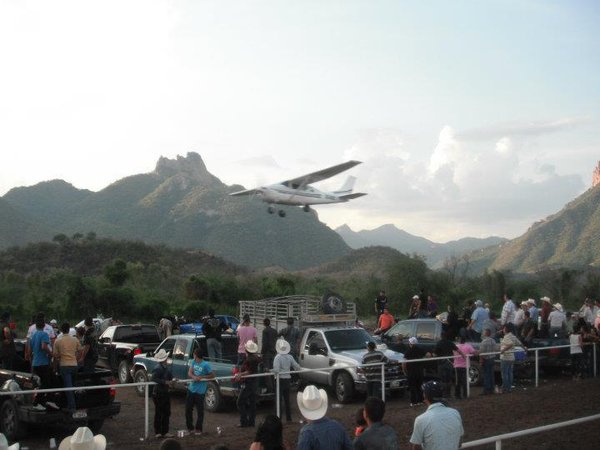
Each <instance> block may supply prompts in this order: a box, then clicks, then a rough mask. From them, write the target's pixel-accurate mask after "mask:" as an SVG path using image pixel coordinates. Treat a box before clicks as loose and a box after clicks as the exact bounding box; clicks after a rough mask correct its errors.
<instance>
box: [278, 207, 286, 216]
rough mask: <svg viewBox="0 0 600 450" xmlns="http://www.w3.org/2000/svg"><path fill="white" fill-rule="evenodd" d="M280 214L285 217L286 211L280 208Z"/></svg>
mask: <svg viewBox="0 0 600 450" xmlns="http://www.w3.org/2000/svg"><path fill="white" fill-rule="evenodd" d="M278 214H279V217H285V211H284V210H283V209H280V210H279V212H278Z"/></svg>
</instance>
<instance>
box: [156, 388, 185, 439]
mask: <svg viewBox="0 0 600 450" xmlns="http://www.w3.org/2000/svg"><path fill="white" fill-rule="evenodd" d="M152 401H153V402H154V432H155V433H156V434H167V433H168V432H169V418H170V417H171V397H170V395H169V393H168V392H161V393H156V394H155V395H154V396H153V397H152ZM186 406H187V405H186ZM186 413H187V410H186Z"/></svg>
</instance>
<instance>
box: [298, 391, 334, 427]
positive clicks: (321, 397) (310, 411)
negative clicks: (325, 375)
mask: <svg viewBox="0 0 600 450" xmlns="http://www.w3.org/2000/svg"><path fill="white" fill-rule="evenodd" d="M298 408H299V409H300V412H301V413H302V415H303V416H304V418H306V419H308V420H318V419H320V418H321V417H323V416H324V415H325V413H326V412H327V392H325V391H324V390H323V389H317V387H316V386H313V385H312V384H311V385H309V386H306V387H305V388H304V391H302V392H298Z"/></svg>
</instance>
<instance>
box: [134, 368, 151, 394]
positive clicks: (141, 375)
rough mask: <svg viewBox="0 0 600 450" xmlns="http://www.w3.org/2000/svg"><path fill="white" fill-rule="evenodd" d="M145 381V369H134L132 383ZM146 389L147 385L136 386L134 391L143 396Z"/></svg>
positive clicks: (146, 377)
mask: <svg viewBox="0 0 600 450" xmlns="http://www.w3.org/2000/svg"><path fill="white" fill-rule="evenodd" d="M147 381H148V374H147V373H146V371H145V370H144V369H138V370H136V371H135V374H134V375H133V382H134V383H145V382H147ZM146 389H148V386H136V387H135V392H136V393H137V395H139V396H140V397H144V395H145V390H146Z"/></svg>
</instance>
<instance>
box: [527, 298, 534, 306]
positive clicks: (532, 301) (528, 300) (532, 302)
mask: <svg viewBox="0 0 600 450" xmlns="http://www.w3.org/2000/svg"><path fill="white" fill-rule="evenodd" d="M527 303H529V304H530V305H534V306H535V300H534V299H532V298H530V299H527Z"/></svg>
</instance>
